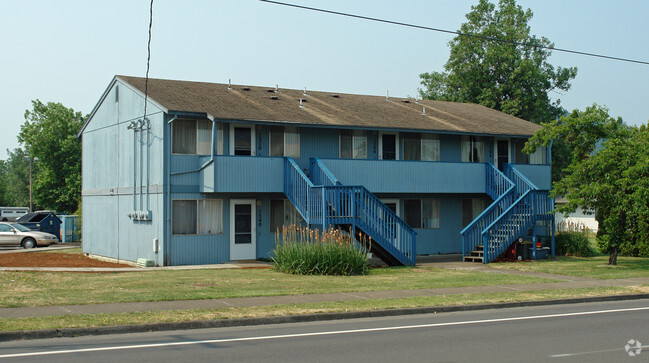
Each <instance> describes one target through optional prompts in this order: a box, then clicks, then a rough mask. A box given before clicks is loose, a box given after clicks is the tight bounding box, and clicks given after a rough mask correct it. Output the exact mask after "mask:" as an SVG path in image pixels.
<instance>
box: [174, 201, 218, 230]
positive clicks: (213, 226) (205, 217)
mask: <svg viewBox="0 0 649 363" xmlns="http://www.w3.org/2000/svg"><path fill="white" fill-rule="evenodd" d="M171 217H172V221H171V231H172V234H194V235H196V234H199V235H201V234H202V235H208V234H222V233H223V200H221V199H192V200H173V201H172V203H171Z"/></svg>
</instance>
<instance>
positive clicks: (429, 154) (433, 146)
mask: <svg viewBox="0 0 649 363" xmlns="http://www.w3.org/2000/svg"><path fill="white" fill-rule="evenodd" d="M439 149H440V146H439V136H438V135H434V134H413V133H411V134H404V136H403V159H404V160H417V161H439V160H440V159H439V154H440V150H439Z"/></svg>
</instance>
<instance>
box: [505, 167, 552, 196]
mask: <svg viewBox="0 0 649 363" xmlns="http://www.w3.org/2000/svg"><path fill="white" fill-rule="evenodd" d="M512 166H513V167H514V168H516V169H517V170H518V171H520V172H521V174H523V175H525V177H526V178H527V179H529V180H530V181H531V182H532V183H534V185H536V186H537V187H538V188H539V189H541V190H550V189H552V167H551V166H550V165H533V164H512Z"/></svg>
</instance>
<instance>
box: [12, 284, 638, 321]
mask: <svg viewBox="0 0 649 363" xmlns="http://www.w3.org/2000/svg"><path fill="white" fill-rule="evenodd" d="M646 291H647V287H646V286H640V287H610V288H587V289H564V290H541V291H521V292H517V293H515V294H513V293H486V294H454V295H440V296H424V297H410V298H401V299H376V300H356V301H337V302H322V303H309V304H291V305H273V306H257V307H245V308H229V309H195V310H168V311H146V312H137V313H115V314H94V315H90V314H84V315H62V316H45V317H33V318H9V319H0V331H16V330H37V329H63V328H80V327H97V326H111V325H129V324H149V323H161V322H179V321H197V320H218V319H237V318H251V317H263V316H286V315H303V314H315V313H335V312H349V311H371V310H386V309H400V308H416V307H437V306H449V305H471V304H485V303H504V302H524V301H538V300H553V299H565V298H575V297H588V296H610V295H620V294H630V293H638V292H642V293H646Z"/></svg>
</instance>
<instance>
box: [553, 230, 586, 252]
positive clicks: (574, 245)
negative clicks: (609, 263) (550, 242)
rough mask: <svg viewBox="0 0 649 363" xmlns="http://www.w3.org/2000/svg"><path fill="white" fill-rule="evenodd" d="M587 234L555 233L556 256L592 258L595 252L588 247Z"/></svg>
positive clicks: (573, 232)
mask: <svg viewBox="0 0 649 363" xmlns="http://www.w3.org/2000/svg"><path fill="white" fill-rule="evenodd" d="M588 236H589V234H588V232H586V231H583V232H578V231H566V232H560V233H557V237H556V240H555V243H556V245H555V247H556V251H555V252H556V254H557V255H561V256H575V257H592V256H594V255H595V250H593V247H592V246H591V245H590V240H589V239H588Z"/></svg>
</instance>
